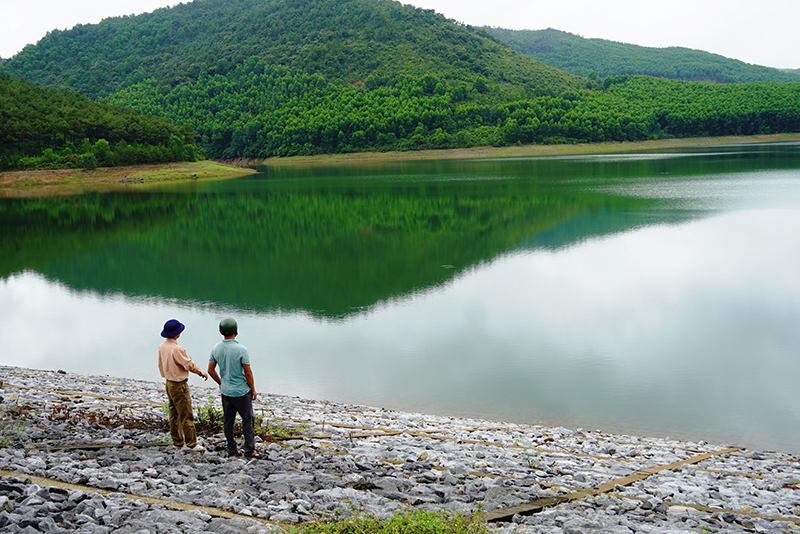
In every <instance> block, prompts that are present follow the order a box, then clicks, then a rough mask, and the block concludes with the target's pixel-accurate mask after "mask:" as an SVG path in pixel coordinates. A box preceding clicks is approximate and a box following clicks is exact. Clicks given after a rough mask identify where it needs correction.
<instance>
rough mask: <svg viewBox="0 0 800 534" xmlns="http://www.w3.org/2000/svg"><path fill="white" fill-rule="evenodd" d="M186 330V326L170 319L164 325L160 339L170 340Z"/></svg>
mask: <svg viewBox="0 0 800 534" xmlns="http://www.w3.org/2000/svg"><path fill="white" fill-rule="evenodd" d="M184 328H186V325H185V324H183V323H181V322H180V321H179V320H177V319H170V320H169V321H167V322H166V323H164V330H162V331H161V337H166V338H171V337H175V336H177V335H178V334H180V333H181V332H183V329H184Z"/></svg>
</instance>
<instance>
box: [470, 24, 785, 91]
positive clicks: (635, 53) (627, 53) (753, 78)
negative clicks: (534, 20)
mask: <svg viewBox="0 0 800 534" xmlns="http://www.w3.org/2000/svg"><path fill="white" fill-rule="evenodd" d="M483 30H485V31H486V32H487V33H489V34H490V35H492V36H494V37H496V38H497V39H499V40H500V41H502V42H503V43H505V44H507V45H508V46H510V47H511V48H513V49H514V50H516V51H517V52H521V53H522V54H525V55H526V56H529V57H532V58H533V59H537V60H539V61H541V62H542V63H545V64H547V65H551V66H553V67H556V68H558V69H562V70H565V71H567V72H571V73H572V74H577V75H578V76H590V75H596V76H598V77H600V78H606V77H608V76H619V75H622V74H628V75H637V74H643V75H647V76H654V77H657V78H670V79H675V80H686V81H698V82H715V83H753V82H800V76H799V75H798V73H797V72H796V71H789V70H781V69H773V68H769V67H762V66H760V65H751V64H749V63H745V62H743V61H739V60H736V59H729V58H726V57H723V56H720V55H717V54H711V53H709V52H703V51H702V50H692V49H689V48H681V47H668V48H650V47H645V46H638V45H633V44H626V43H618V42H615V41H607V40H605V39H585V38H583V37H580V36H578V35H574V34H571V33H567V32H562V31H558V30H553V29H547V30H506V29H503V28H491V27H488V26H487V27H484V28H483Z"/></svg>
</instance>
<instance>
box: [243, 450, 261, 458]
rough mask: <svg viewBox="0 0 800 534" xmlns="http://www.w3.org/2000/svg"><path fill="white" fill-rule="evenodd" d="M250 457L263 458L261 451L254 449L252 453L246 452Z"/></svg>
mask: <svg viewBox="0 0 800 534" xmlns="http://www.w3.org/2000/svg"><path fill="white" fill-rule="evenodd" d="M245 456H247V457H248V458H261V453H260V452H256V451H253V452H251V453H250V454H245Z"/></svg>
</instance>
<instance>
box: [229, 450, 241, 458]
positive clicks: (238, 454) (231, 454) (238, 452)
mask: <svg viewBox="0 0 800 534" xmlns="http://www.w3.org/2000/svg"><path fill="white" fill-rule="evenodd" d="M241 455H242V451H239V450H236V451H233V452H231V451H228V457H231V458H232V457H234V456H241Z"/></svg>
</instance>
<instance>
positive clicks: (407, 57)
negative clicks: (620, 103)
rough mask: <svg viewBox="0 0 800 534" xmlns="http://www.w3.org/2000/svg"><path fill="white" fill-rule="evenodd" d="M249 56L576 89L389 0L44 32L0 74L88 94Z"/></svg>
mask: <svg viewBox="0 0 800 534" xmlns="http://www.w3.org/2000/svg"><path fill="white" fill-rule="evenodd" d="M250 58H259V59H260V60H263V61H264V62H266V63H268V64H271V65H281V66H286V67H288V68H290V69H292V70H298V71H302V72H305V73H308V74H320V75H322V76H323V77H324V78H325V79H326V80H328V81H330V82H333V83H337V84H341V85H348V84H354V85H359V84H361V83H363V81H364V80H365V79H366V78H367V77H368V76H370V75H372V76H377V77H384V76H388V77H394V76H397V75H400V74H409V75H414V76H424V75H426V74H430V73H436V74H437V76H438V77H439V78H441V79H442V80H446V81H447V83H453V82H456V81H458V82H463V83H467V84H470V85H471V84H473V83H475V82H476V81H478V80H481V81H485V82H488V83H489V84H491V85H496V86H497V87H498V90H500V91H501V92H508V93H510V94H511V95H513V96H515V97H518V96H521V95H523V94H525V93H526V92H532V91H535V90H550V91H557V92H562V91H564V90H566V89H570V88H573V89H574V88H577V87H580V86H582V81H581V80H580V79H579V78H577V77H575V76H573V75H570V74H567V73H565V72H562V71H559V70H556V69H554V68H552V67H547V66H545V65H543V64H541V63H539V62H537V61H534V60H531V59H530V58H527V57H525V56H521V55H519V54H517V53H515V52H513V51H512V50H510V49H508V48H507V47H505V46H503V45H501V44H499V43H497V42H495V41H494V40H493V39H491V38H489V37H488V36H486V35H485V34H481V33H479V32H476V31H474V29H470V28H466V27H463V26H460V25H457V24H455V23H453V22H451V21H448V20H447V19H445V18H444V17H443V16H442V15H439V14H436V13H435V12H433V11H430V10H422V9H416V8H414V7H411V6H406V5H402V4H400V3H399V2H394V1H391V0H196V1H194V2H191V3H187V4H180V5H178V6H175V7H173V8H163V9H158V10H156V11H154V12H153V13H147V14H143V15H138V16H133V17H127V16H126V17H117V18H110V19H106V20H104V21H103V22H101V23H100V24H92V25H79V26H76V27H75V28H73V29H71V30H67V31H59V30H55V31H53V32H50V33H49V34H48V35H47V36H46V37H44V38H43V39H42V40H41V41H40V42H39V43H37V44H36V45H35V46H28V47H26V48H25V49H24V50H23V51H22V52H20V53H19V54H17V55H16V56H14V57H13V58H11V59H10V60H8V61H7V62H6V63H5V64H4V65H3V67H2V68H3V69H4V70H6V71H7V72H9V73H11V74H12V75H14V76H18V77H22V78H25V79H27V80H29V81H31V82H34V83H36V84H39V85H47V86H55V87H63V88H68V89H72V90H75V91H79V92H81V93H83V94H85V95H88V96H90V97H92V98H96V97H105V96H108V95H110V94H111V93H113V92H115V91H116V90H118V89H119V88H120V87H125V86H128V85H131V84H133V83H136V82H139V81H142V80H144V79H147V78H153V79H155V80H157V82H158V83H159V84H163V85H166V86H170V87H173V86H175V85H177V84H180V83H183V82H187V81H191V80H196V79H197V78H199V77H200V76H209V75H225V74H227V73H228V72H229V71H230V70H231V69H233V68H235V67H236V66H237V65H239V64H241V63H243V62H244V61H246V60H248V59H250Z"/></svg>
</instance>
